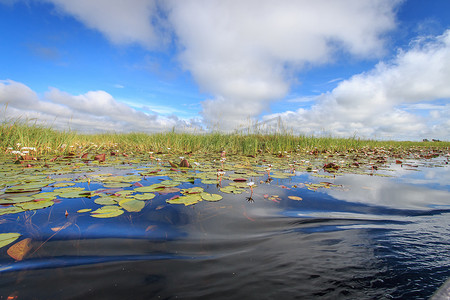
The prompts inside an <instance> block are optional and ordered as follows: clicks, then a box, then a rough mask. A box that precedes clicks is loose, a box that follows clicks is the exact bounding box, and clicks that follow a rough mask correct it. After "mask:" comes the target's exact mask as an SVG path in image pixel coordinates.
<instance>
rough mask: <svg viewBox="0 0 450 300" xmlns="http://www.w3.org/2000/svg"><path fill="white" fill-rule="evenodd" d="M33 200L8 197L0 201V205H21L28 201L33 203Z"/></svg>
mask: <svg viewBox="0 0 450 300" xmlns="http://www.w3.org/2000/svg"><path fill="white" fill-rule="evenodd" d="M33 200H34V198H33V197H31V196H18V197H10V198H6V199H0V204H14V203H23V202H28V201H33Z"/></svg>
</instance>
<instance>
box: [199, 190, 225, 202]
mask: <svg viewBox="0 0 450 300" xmlns="http://www.w3.org/2000/svg"><path fill="white" fill-rule="evenodd" d="M200 196H201V197H202V199H203V200H205V201H219V200H222V198H223V197H222V196H221V195H219V194H210V193H206V192H203V193H201V194H200Z"/></svg>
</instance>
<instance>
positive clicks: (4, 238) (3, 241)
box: [0, 232, 21, 248]
mask: <svg viewBox="0 0 450 300" xmlns="http://www.w3.org/2000/svg"><path fill="white" fill-rule="evenodd" d="M20 236H21V234H20V233H15V232H12V233H0V248H2V247H5V246H6V245H9V244H11V243H12V242H14V241H15V240H17V239H18V238H19V237H20Z"/></svg>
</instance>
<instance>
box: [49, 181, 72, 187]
mask: <svg viewBox="0 0 450 300" xmlns="http://www.w3.org/2000/svg"><path fill="white" fill-rule="evenodd" d="M74 185H75V183H73V182H60V183H55V184H54V185H53V186H54V187H66V186H74Z"/></svg>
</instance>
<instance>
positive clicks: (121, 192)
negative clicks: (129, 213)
mask: <svg viewBox="0 0 450 300" xmlns="http://www.w3.org/2000/svg"><path fill="white" fill-rule="evenodd" d="M134 193H135V191H130V190H126V191H118V192H116V193H114V196H117V195H118V196H122V197H123V196H125V197H126V196H128V195H131V194H134Z"/></svg>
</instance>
